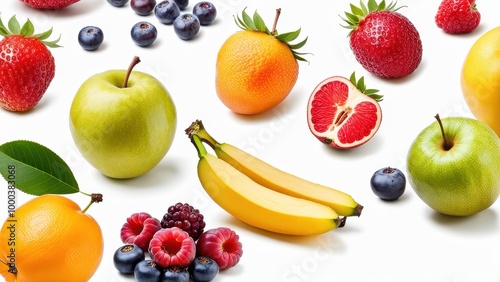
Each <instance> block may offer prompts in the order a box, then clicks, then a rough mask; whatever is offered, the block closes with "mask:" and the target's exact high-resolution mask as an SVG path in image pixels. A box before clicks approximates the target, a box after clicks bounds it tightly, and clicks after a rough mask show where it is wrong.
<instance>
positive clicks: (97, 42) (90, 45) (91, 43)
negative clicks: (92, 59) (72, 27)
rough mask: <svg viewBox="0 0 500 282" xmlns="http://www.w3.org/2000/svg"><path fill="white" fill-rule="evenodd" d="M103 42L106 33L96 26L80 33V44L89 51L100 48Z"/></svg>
mask: <svg viewBox="0 0 500 282" xmlns="http://www.w3.org/2000/svg"><path fill="white" fill-rule="evenodd" d="M103 41H104V33H103V32H102V30H101V29H100V28H98V27H96V26H86V27H84V28H82V29H81V30H80V32H79V33H78V43H80V46H82V48H83V49H84V50H87V51H93V50H95V49H97V48H99V46H101V44H102V42H103Z"/></svg>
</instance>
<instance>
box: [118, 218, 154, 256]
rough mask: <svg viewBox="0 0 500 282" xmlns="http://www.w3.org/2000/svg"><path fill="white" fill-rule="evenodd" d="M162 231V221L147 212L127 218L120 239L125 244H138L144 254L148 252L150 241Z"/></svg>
mask: <svg viewBox="0 0 500 282" xmlns="http://www.w3.org/2000/svg"><path fill="white" fill-rule="evenodd" d="M160 229H161V225H160V221H159V220H158V219H156V218H154V217H152V216H151V215H150V214H148V213H146V212H139V213H134V214H132V215H131V216H130V217H128V218H127V222H126V223H124V224H123V226H122V228H121V230H120V238H121V239H122V242H123V243H125V244H136V245H137V246H139V247H140V248H141V249H142V250H143V251H144V252H147V251H148V247H149V241H151V238H153V235H154V234H155V233H156V231H158V230H160Z"/></svg>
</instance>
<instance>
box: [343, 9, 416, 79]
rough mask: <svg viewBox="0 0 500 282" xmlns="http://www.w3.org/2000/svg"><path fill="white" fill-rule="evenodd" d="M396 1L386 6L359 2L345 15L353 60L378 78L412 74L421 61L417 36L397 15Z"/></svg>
mask: <svg viewBox="0 0 500 282" xmlns="http://www.w3.org/2000/svg"><path fill="white" fill-rule="evenodd" d="M400 8H401V7H398V8H397V7H396V3H395V2H391V3H390V4H389V5H387V6H386V3H385V0H382V1H381V2H380V4H377V2H376V1H375V0H369V1H368V3H367V5H365V4H364V3H363V2H362V1H361V2H360V7H357V6H355V5H353V4H351V12H345V16H346V17H345V18H343V20H344V21H345V22H346V23H347V25H344V27H345V28H348V29H350V30H351V31H350V33H349V40H350V47H351V50H352V51H353V53H354V56H355V58H356V60H357V61H358V62H359V63H360V64H361V65H362V66H363V67H364V68H365V69H366V70H367V71H369V72H370V73H372V74H374V75H376V76H379V77H381V78H401V77H405V76H407V75H409V74H410V73H412V72H413V71H414V70H415V69H416V68H417V67H418V66H419V64H420V62H421V61H422V41H421V39H420V35H419V33H418V31H417V29H416V28H415V26H414V25H413V24H412V23H411V21H410V20H409V19H408V18H406V17H405V16H403V15H401V14H400V13H397V12H396V11H397V10H399V9H400Z"/></svg>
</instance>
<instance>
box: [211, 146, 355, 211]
mask: <svg viewBox="0 0 500 282" xmlns="http://www.w3.org/2000/svg"><path fill="white" fill-rule="evenodd" d="M214 150H215V153H216V154H217V157H219V158H220V159H222V160H224V161H226V162H228V163H229V164H231V165H232V166H234V167H235V168H236V169H238V170H239V171H241V172H242V173H244V174H246V175H247V176H248V177H250V178H251V179H252V180H253V181H255V182H257V183H259V184H260V185H262V186H265V187H267V188H269V189H272V190H275V191H277V192H280V193H283V194H287V195H290V196H293V197H297V198H302V199H306V200H310V201H313V202H317V203H320V204H323V205H325V206H329V207H330V208H332V209H334V210H335V212H337V213H338V214H339V215H343V216H359V215H360V214H361V211H362V209H363V206H362V205H360V204H358V203H357V202H356V201H355V200H354V199H353V198H352V197H351V196H350V195H349V194H347V193H345V192H342V191H339V190H336V189H333V188H330V187H327V186H323V185H321V184H317V183H314V182H310V181H308V180H305V179H303V178H300V177H297V176H295V175H293V174H290V173H287V172H284V171H282V170H280V169H278V168H276V167H274V166H272V165H270V164H268V163H266V162H264V161H262V160H261V159H259V158H256V157H254V156H252V155H250V154H248V153H246V152H245V151H243V150H240V149H239V148H237V147H234V146H233V145H230V144H227V143H223V144H221V145H220V146H218V147H215V148H214Z"/></svg>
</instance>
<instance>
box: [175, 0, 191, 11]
mask: <svg viewBox="0 0 500 282" xmlns="http://www.w3.org/2000/svg"><path fill="white" fill-rule="evenodd" d="M174 1H175V4H177V6H179V9H181V11H182V10H184V9H186V7H187V6H188V5H189V0H174Z"/></svg>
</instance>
